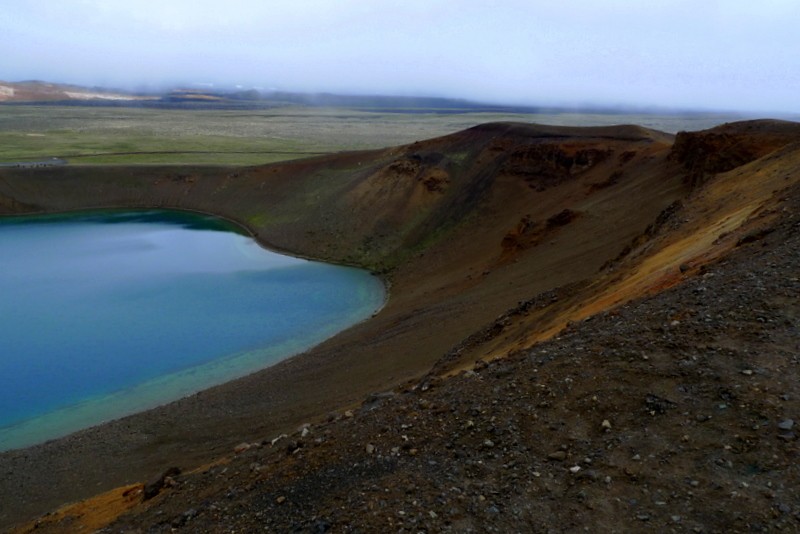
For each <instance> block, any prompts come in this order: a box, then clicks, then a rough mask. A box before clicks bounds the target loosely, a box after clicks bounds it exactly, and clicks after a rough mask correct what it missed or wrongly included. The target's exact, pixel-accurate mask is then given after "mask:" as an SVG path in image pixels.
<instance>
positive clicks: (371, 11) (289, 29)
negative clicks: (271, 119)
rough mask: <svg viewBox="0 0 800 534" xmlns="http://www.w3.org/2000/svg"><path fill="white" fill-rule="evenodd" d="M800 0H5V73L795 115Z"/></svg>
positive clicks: (129, 83)
mask: <svg viewBox="0 0 800 534" xmlns="http://www.w3.org/2000/svg"><path fill="white" fill-rule="evenodd" d="M797 20H800V4H798V3H797V2H794V1H793V0H766V1H764V2H758V3H753V2H744V1H726V2H718V1H714V2H700V3H698V2H691V1H688V0H670V1H666V2H656V3H650V2H648V3H635V2H627V1H623V0H612V1H610V2H603V3H598V2H593V1H588V0H570V1H567V2H557V3H553V2H539V1H537V2H523V1H510V2H502V3H499V4H497V5H491V6H489V5H487V4H486V3H484V2H477V1H473V0H468V1H440V2H426V1H422V0H410V1H408V2H402V3H395V2H391V3H389V2H359V1H354V0H345V1H339V2H332V1H328V0H313V1H308V2H258V1H253V0H233V1H230V2H223V3H220V2H214V1H210V0H198V1H189V0H173V1H170V2H163V1H160V0H143V1H139V2H130V1H124V0H107V1H100V0H98V1H92V0H75V1H67V2H63V1H55V0H44V1H41V2H27V1H24V0H9V1H7V2H5V3H4V4H3V9H2V12H0V48H2V51H3V66H2V72H0V77H2V79H4V80H5V81H22V80H33V79H35V80H44V81H49V82H60V83H73V84H79V85H84V86H102V87H108V88H117V89H127V90H148V91H151V90H159V91H162V90H164V89H168V88H174V87H176V86H189V87H195V88H204V89H209V88H212V87H215V88H224V89H236V88H240V89H256V90H258V91H264V92H268V91H273V90H279V91H291V92H308V93H319V92H330V93H345V94H361V95H363V94H383V95H400V96H410V95H414V96H440V97H449V98H465V99H470V100H476V101H481V102H489V103H501V104H513V105H546V106H552V105H558V106H572V107H584V106H587V105H592V106H623V107H634V108H642V107H644V108H651V107H655V108H679V109H687V108H690V109H715V110H733V111H771V112H784V113H791V112H793V113H799V112H800V104H798V100H797V98H796V93H797V88H798V87H800V68H798V57H800V43H799V42H798V39H799V38H798V34H797V31H796V22H797Z"/></svg>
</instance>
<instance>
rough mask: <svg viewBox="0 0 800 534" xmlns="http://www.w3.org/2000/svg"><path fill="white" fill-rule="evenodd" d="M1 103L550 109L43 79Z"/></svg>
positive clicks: (3, 95)
mask: <svg viewBox="0 0 800 534" xmlns="http://www.w3.org/2000/svg"><path fill="white" fill-rule="evenodd" d="M0 104H17V105H30V104H39V105H42V104H44V105H70V106H105V107H108V106H118V107H131V106H134V107H150V108H165V109H175V108H178V109H265V108H266V109H268V108H274V107H280V106H308V107H339V108H355V109H363V110H366V111H383V112H397V113H431V112H434V113H461V112H467V111H469V112H476V111H485V112H507V113H537V112H543V111H548V110H550V109H551V108H543V107H534V106H510V105H498V104H490V103H485V102H473V101H469V100H464V99H454V98H442V97H426V96H391V95H340V94H333V93H295V92H288V91H263V92H262V91H258V90H255V89H247V90H225V89H220V90H214V89H199V88H175V89H166V90H164V91H160V92H159V91H153V92H132V91H123V90H115V89H108V88H102V87H81V86H77V85H68V84H58V83H49V82H44V81H23V82H3V81H0ZM593 111H601V110H593Z"/></svg>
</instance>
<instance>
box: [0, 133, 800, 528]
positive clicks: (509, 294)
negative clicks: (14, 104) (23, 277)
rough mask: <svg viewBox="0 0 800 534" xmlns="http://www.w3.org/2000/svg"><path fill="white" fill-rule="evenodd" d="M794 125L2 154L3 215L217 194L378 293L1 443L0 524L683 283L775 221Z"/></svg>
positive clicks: (220, 202) (514, 347) (239, 215)
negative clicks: (85, 162) (232, 163)
mask: <svg viewBox="0 0 800 534" xmlns="http://www.w3.org/2000/svg"><path fill="white" fill-rule="evenodd" d="M798 140H800V126H799V125H797V124H793V123H782V122H775V121H756V122H749V123H739V124H734V125H727V126H724V127H720V128H717V129H715V130H712V131H708V132H699V133H693V134H679V135H678V137H677V139H676V141H675V144H674V146H673V139H672V137H671V136H669V135H667V134H662V133H660V132H654V131H650V130H646V129H643V128H639V127H635V126H622V127H613V128H585V129H579V128H557V127H546V126H536V125H523V124H490V125H483V126H479V127H476V128H472V129H470V130H466V131H463V132H459V133H456V134H453V135H450V136H446V137H443V138H438V139H433V140H430V141H425V142H421V143H415V144H413V145H408V146H404V147H397V148H393V149H386V150H381V151H373V152H362V153H348V154H341V155H335V156H325V157H321V158H314V159H310V160H303V161H297V162H290V163H287V164H282V165H273V166H266V167H259V168H248V169H218V168H217V169H214V168H182V169H175V168H174V167H173V168H143V167H136V168H111V169H103V168H97V167H92V168H80V167H66V168H61V169H38V170H14V169H8V170H2V171H0V209H2V212H5V213H22V212H30V211H61V210H67V209H76V208H81V207H130V206H146V207H176V208H184V209H196V210H202V211H208V212H212V213H218V214H221V215H224V216H227V217H229V218H232V219H234V220H237V221H239V222H241V223H242V224H243V225H245V226H246V227H248V228H249V229H250V230H251V231H252V232H253V233H254V235H256V236H257V237H258V238H259V239H260V240H261V241H263V242H264V243H267V244H269V245H271V246H273V247H276V248H280V249H286V250H290V251H292V252H295V253H299V254H303V255H308V256H312V257H316V258H322V259H328V260H332V261H340V262H347V263H354V264H358V265H363V266H366V267H369V268H371V269H374V270H376V271H378V272H381V273H383V274H384V276H385V277H386V279H387V281H388V282H389V283H390V284H391V292H392V297H391V299H390V301H389V303H388V305H387V306H386V308H385V309H384V310H382V311H381V313H380V314H379V315H378V316H377V317H376V318H374V319H373V320H371V321H368V322H367V323H364V324H361V325H358V326H356V327H354V328H352V329H350V330H348V331H346V332H344V333H342V334H340V335H339V336H337V337H335V338H334V339H332V340H330V341H328V342H326V343H325V344H323V345H321V346H320V347H317V348H316V349H314V350H312V351H310V352H308V353H306V354H304V355H302V356H299V357H297V358H293V359H291V360H289V361H287V362H284V363H282V364H279V365H276V366H275V367H273V368H270V369H267V370H265V371H262V372H260V373H256V374H255V375H252V376H250V377H246V378H244V379H242V380H239V381H236V382H233V383H230V384H226V385H224V386H220V387H218V388H214V389H212V390H209V391H206V392H203V393H201V394H198V395H196V396H193V397H191V398H188V399H184V400H181V401H178V402H176V403H173V404H171V405H168V406H165V407H162V408H159V409H156V410H153V411H150V412H146V413H144V414H138V415H134V416H131V417H128V418H125V419H122V420H120V421H115V422H112V423H109V424H107V425H103V426H101V427H97V428H93V429H89V430H86V431H84V432H80V433H77V434H75V435H73V436H70V437H67V438H64V439H62V440H57V441H55V442H51V443H47V444H44V445H41V446H38V447H33V448H30V449H27V450H24V451H12V452H9V453H6V454H3V455H0V472H3V473H5V475H6V476H4V477H3V478H2V479H0V502H3V505H2V506H0V525H8V524H10V523H13V522H16V521H19V520H22V519H25V518H29V517H32V516H34V515H37V514H40V513H42V512H44V511H46V510H49V509H53V508H55V507H56V506H57V505H59V504H62V503H64V502H68V501H72V500H77V499H81V498H86V497H88V496H90V495H93V494H96V493H98V492H101V491H104V490H109V489H111V488H113V487H115V486H122V485H123V484H130V483H135V482H140V481H143V480H147V479H149V478H151V477H153V476H155V475H157V474H158V473H159V472H161V471H163V470H164V469H165V468H166V467H169V466H171V465H177V466H179V467H181V468H183V469H187V468H192V467H194V466H197V465H200V464H202V463H205V462H209V461H212V460H215V459H218V458H219V457H221V456H224V455H227V454H228V453H229V451H230V450H231V448H232V447H233V446H234V445H235V444H236V443H239V442H242V441H247V442H250V441H260V440H262V439H265V438H270V437H274V436H277V435H279V434H280V433H282V432H291V431H293V430H294V429H295V428H296V427H297V425H299V424H300V423H303V422H312V423H315V424H316V422H318V421H320V420H322V419H324V418H325V416H326V414H327V413H329V412H330V411H332V410H337V409H338V410H341V409H343V408H345V407H347V406H349V405H353V404H354V403H357V402H360V401H361V400H363V398H364V397H365V396H366V395H368V394H370V393H374V392H380V391H385V390H388V389H391V388H394V387H397V385H398V384H403V383H407V381H409V380H418V379H419V378H420V377H422V376H424V375H426V373H428V372H430V371H431V369H432V368H434V369H435V372H434V375H436V376H439V375H447V374H450V373H453V372H457V370H458V369H460V368H462V367H464V366H469V365H471V363H472V362H474V361H476V360H477V359H480V358H489V359H491V358H495V357H498V356H504V355H506V354H508V353H518V351H520V350H528V348H529V347H531V346H532V344H534V343H535V342H537V341H539V340H542V339H545V338H547V337H549V336H552V335H553V334H555V333H557V332H558V331H560V330H561V329H562V328H563V327H564V326H565V325H568V324H571V323H569V322H570V321H580V320H583V319H585V318H587V317H589V316H591V315H592V314H594V313H597V312H599V311H602V310H604V309H607V308H609V307H613V306H617V305H619V304H621V303H624V302H626V301H629V300H630V299H634V298H638V297H641V296H642V295H646V294H651V293H657V292H658V291H661V290H663V289H664V288H667V287H670V286H673V285H675V284H677V283H680V282H681V281H682V280H683V279H684V278H686V277H689V276H692V275H694V274H696V273H698V272H700V270H701V268H702V266H703V265H705V264H707V263H709V262H713V261H716V260H717V259H719V258H720V257H724V256H725V255H726V254H727V253H728V252H729V251H730V250H732V249H733V248H735V246H736V244H737V243H738V242H739V241H740V240H741V239H743V238H745V236H746V235H753V236H757V235H759V232H761V231H763V230H764V228H766V227H768V226H769V225H770V224H771V223H772V222H774V221H776V220H778V219H779V218H780V213H781V212H780V210H781V209H783V208H782V204H781V203H782V202H784V200H782V199H783V197H784V196H785V195H786V194H787V193H785V191H788V189H786V188H787V187H789V186H790V185H792V184H794V183H796V182H797V180H798V179H800V172H798V169H799V168H800V167H799V165H800V157H798V153H799V152H798V149H797V145H796V144H792V143H797V142H798ZM720 173H724V174H720ZM748 233H749V234H748ZM753 239H755V238H753ZM467 515H469V514H467Z"/></svg>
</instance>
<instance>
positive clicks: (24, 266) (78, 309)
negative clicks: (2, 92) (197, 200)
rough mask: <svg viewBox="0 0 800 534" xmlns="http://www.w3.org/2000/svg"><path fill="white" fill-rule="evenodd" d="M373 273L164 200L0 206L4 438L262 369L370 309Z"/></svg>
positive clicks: (23, 437) (149, 403)
mask: <svg viewBox="0 0 800 534" xmlns="http://www.w3.org/2000/svg"><path fill="white" fill-rule="evenodd" d="M384 297H385V295H384V287H383V284H382V283H381V282H380V280H378V279H377V278H375V277H374V276H372V275H370V274H369V273H367V272H365V271H362V270H358V269H353V268H349V267H342V266H336V265H328V264H322V263H317V262H311V261H306V260H302V259H298V258H293V257H289V256H284V255H280V254H276V253H273V252H270V251H267V250H265V249H263V248H262V247H260V246H259V245H258V244H257V243H256V242H255V241H254V240H252V239H251V238H250V237H248V236H246V235H243V234H242V233H241V232H239V231H237V229H236V227H234V226H233V225H231V224H228V223H226V222H225V221H222V220H220V219H216V218H212V217H207V216H202V215H196V214H188V213H182V212H169V211H146V212H87V213H79V214H70V215H59V216H41V217H24V218H7V219H0V450H6V449H9V448H16V447H21V446H26V445H30V444H33V443H37V442H41V441H44V440H47V439H51V438H54V437H58V436H61V435H64V434H67V433H69V432H72V431H75V430H77V429H80V428H85V427H88V426H92V425H94V424H98V423H100V422H103V421H105V420H109V419H113V418H117V417H120V416H123V415H126V414H129V413H133V412H136V411H141V410H143V409H147V408H151V407H153V406H156V405H159V404H163V403H165V402H168V401H171V400H175V399H177V398H180V397H181V396H185V395H188V394H190V393H193V392H196V391H198V390H201V389H203V388H206V387H210V386H211V385H215V384H219V383H222V382H225V381H227V380H231V379H233V378H236V377H239V376H243V375H245V374H248V373H250V372H253V371H255V370H257V369H261V368H264V367H266V366H268V365H270V364H272V363H275V362H277V361H279V360H281V359H283V358H285V357H287V356H289V355H292V354H295V353H297V352H300V351H303V350H305V349H307V348H309V347H311V346H313V345H315V344H317V343H319V342H321V341H323V340H324V339H326V338H328V337H330V336H331V335H333V334H335V333H336V332H338V331H341V330H343V329H345V328H347V327H348V326H351V325H352V324H355V323H356V322H359V321H361V320H363V319H366V318H368V317H369V316H370V315H371V314H373V313H374V312H375V311H376V310H377V309H378V308H380V306H381V305H382V304H383V301H384Z"/></svg>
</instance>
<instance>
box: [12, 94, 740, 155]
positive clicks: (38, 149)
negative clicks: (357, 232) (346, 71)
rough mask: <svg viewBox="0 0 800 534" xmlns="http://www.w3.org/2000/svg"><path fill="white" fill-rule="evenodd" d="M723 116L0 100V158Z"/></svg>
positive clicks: (295, 148)
mask: <svg viewBox="0 0 800 534" xmlns="http://www.w3.org/2000/svg"><path fill="white" fill-rule="evenodd" d="M741 118H742V117H741V116H739V115H732V114H727V115H725V114H712V113H702V114H701V113H684V114H661V115H657V114H606V113H593V114H587V113H571V112H557V113H556V112H553V113H497V112H475V111H469V110H467V111H465V112H463V113H461V112H454V111H453V110H446V111H444V110H436V109H403V110H390V109H387V110H355V109H337V108H316V107H292V106H286V107H277V108H272V109H257V110H224V109H219V110H214V109H212V110H206V109H191V110H185V109H146V108H116V107H78V106H8V105H6V106H0V163H4V162H5V163H8V162H18V161H32V160H38V159H43V158H50V157H60V158H63V159H65V160H67V161H68V162H69V163H71V164H81V165H85V164H119V165H130V164H201V165H257V164H264V163H272V162H276V161H284V160H290V159H297V158H302V157H306V156H310V155H315V154H319V153H331V152H340V151H346V150H359V149H372V148H382V147H386V146H392V145H400V144H406V143H411V142H414V141H419V140H423V139H428V138H431V137H436V136H440V135H445V134H448V133H452V132H455V131H458V130H462V129H465V128H469V127H471V126H475V125H476V124H480V123H485V122H492V121H523V122H536V123H542V124H554V125H564V126H593V125H597V126H600V125H612V124H631V123H632V124H639V125H641V126H645V127H648V128H654V129H657V130H662V131H666V132H677V131H678V130H700V129H704V128H709V127H712V126H715V125H717V124H720V123H723V122H728V121H733V120H739V119H741Z"/></svg>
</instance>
